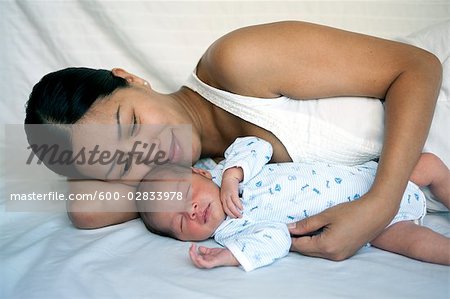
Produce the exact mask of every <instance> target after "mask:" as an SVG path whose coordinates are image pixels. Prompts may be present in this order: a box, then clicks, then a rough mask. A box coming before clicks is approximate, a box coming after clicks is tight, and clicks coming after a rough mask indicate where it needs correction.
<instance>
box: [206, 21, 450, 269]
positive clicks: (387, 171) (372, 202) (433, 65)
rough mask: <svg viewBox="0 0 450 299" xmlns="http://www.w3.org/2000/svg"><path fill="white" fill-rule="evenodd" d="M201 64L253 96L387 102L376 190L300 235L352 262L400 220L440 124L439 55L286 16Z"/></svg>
mask: <svg viewBox="0 0 450 299" xmlns="http://www.w3.org/2000/svg"><path fill="white" fill-rule="evenodd" d="M201 65H202V66H203V67H202V68H201V69H200V70H201V71H202V72H203V73H202V74H201V75H202V77H203V78H207V79H208V81H209V82H211V83H212V84H214V85H216V86H217V87H219V88H222V89H225V90H228V91H231V92H235V93H239V94H243V95H250V96H258V97H274V96H277V95H287V96H289V97H291V98H296V99H311V98H324V97H331V96H366V97H375V98H382V99H385V107H386V113H385V139H384V145H383V150H382V154H381V157H380V162H379V168H378V173H377V176H376V179H375V182H374V184H373V186H372V188H371V190H370V191H369V192H368V193H367V194H366V195H365V196H364V197H363V198H362V200H360V201H356V202H351V203H348V204H344V205H339V206H336V207H334V208H332V209H329V210H327V211H326V212H324V213H321V214H318V215H316V216H313V217H311V218H309V219H308V220H306V221H303V222H299V223H298V225H297V228H296V229H293V230H292V233H295V234H304V233H308V232H311V231H312V230H316V229H318V228H325V229H324V230H323V232H322V233H321V234H320V235H317V236H314V237H305V238H295V239H294V240H293V242H294V246H295V247H296V248H297V250H298V251H300V252H302V253H304V254H308V255H314V256H320V257H325V258H330V259H335V260H340V259H345V258H347V257H349V256H351V255H352V254H354V252H355V251H356V250H357V249H358V248H360V247H361V246H362V245H364V244H365V243H366V242H368V241H369V240H371V239H373V238H374V237H376V236H377V235H378V234H379V233H380V232H381V231H382V230H383V228H384V227H385V226H386V225H387V224H388V223H389V222H390V220H391V219H392V217H393V216H394V215H395V213H396V212H397V210H398V206H399V203H400V199H401V195H402V194H403V192H404V189H405V186H406V183H407V181H408V178H409V176H410V174H411V172H412V169H413V167H414V165H415V164H416V162H417V160H418V157H419V155H420V153H421V151H422V147H423V145H424V142H425V140H426V136H427V134H428V130H429V127H430V124H431V120H432V116H433V112H434V107H435V102H436V98H437V95H438V91H439V87H440V82H441V76H442V67H441V64H440V62H439V60H438V59H437V58H436V57H435V56H434V55H432V54H430V53H428V52H426V51H424V50H421V49H419V48H416V47H413V46H409V45H405V44H402V43H397V42H392V41H387V40H383V39H379V38H375V37H370V36H366V35H360V34H355V33H350V32H346V31H342V30H338V29H333V28H329V27H324V26H318V25H313V24H308V23H302V22H283V23H274V24H268V25H261V26H255V27H249V28H244V29H240V30H238V31H235V32H233V33H230V34H229V35H226V36H225V37H223V38H222V39H220V40H218V41H217V42H216V43H215V44H213V45H212V47H211V48H210V49H209V50H208V51H207V53H206V54H205V56H204V57H203V58H202V61H201ZM374 214H376V215H377V216H376V217H374V216H373V215H374Z"/></svg>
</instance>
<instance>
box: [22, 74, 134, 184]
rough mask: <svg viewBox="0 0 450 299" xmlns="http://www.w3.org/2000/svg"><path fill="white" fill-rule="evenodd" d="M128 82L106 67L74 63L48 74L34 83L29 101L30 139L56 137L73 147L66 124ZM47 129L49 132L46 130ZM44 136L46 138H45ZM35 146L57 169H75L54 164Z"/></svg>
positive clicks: (34, 141)
mask: <svg viewBox="0 0 450 299" xmlns="http://www.w3.org/2000/svg"><path fill="white" fill-rule="evenodd" d="M128 86H129V84H128V82H127V81H126V80H125V79H123V78H121V77H117V76H114V75H113V73H112V72H111V71H108V70H102V69H91V68H84V67H70V68H66V69H62V70H59V71H56V72H52V73H49V74H47V75H45V76H44V77H43V78H42V79H41V80H40V81H39V82H38V83H37V84H36V85H35V86H34V87H33V90H32V92H31V94H30V97H29V99H28V102H27V104H26V116H25V131H26V134H27V138H28V143H29V144H30V145H33V144H34V145H36V144H38V145H42V144H44V143H46V142H52V140H53V141H55V143H53V144H58V145H59V146H60V148H61V146H62V149H63V150H67V149H71V148H72V147H71V138H70V133H69V131H68V130H66V129H65V128H64V126H63V125H70V124H75V123H76V122H77V121H78V120H80V119H81V118H82V117H83V116H84V115H85V114H86V112H87V111H88V110H89V108H90V107H91V106H92V105H93V104H94V103H95V101H97V100H98V99H101V98H105V97H107V96H109V95H111V94H112V93H113V92H114V91H116V90H117V89H119V88H125V87H128ZM35 124H39V125H47V126H40V128H39V130H36V126H33V125H35ZM38 131H39V132H40V133H37V132H38ZM43 131H44V132H46V133H45V134H42V132H43ZM43 136H44V137H45V140H42V137H43ZM46 144H48V143H46ZM31 148H32V150H33V152H34V154H35V155H36V156H37V157H38V158H39V159H40V160H42V161H43V162H44V164H45V165H47V167H49V168H50V169H51V170H53V171H55V172H56V173H59V174H62V175H66V176H70V174H71V173H72V172H71V171H74V169H72V170H70V171H69V170H68V169H66V168H65V167H62V168H61V167H59V166H57V165H56V166H55V165H50V164H51V163H49V162H48V161H46V158H45V157H43V156H42V151H41V152H38V151H36V150H35V149H36V148H37V147H36V146H34V147H33V146H32V147H31ZM40 155H41V156H40ZM47 156H48V155H47ZM64 169H66V170H64ZM67 171H69V172H67Z"/></svg>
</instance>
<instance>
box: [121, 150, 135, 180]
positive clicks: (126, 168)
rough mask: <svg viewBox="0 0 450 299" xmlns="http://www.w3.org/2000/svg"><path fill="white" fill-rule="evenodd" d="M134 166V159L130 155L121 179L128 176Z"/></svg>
mask: <svg viewBox="0 0 450 299" xmlns="http://www.w3.org/2000/svg"><path fill="white" fill-rule="evenodd" d="M132 164H133V157H132V156H131V155H128V158H127V159H126V160H125V163H124V165H123V169H122V171H121V173H120V177H121V178H122V177H124V176H126V175H127V174H128V173H129V172H130V169H131V166H132Z"/></svg>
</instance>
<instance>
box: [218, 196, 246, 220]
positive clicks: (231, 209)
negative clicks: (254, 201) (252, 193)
mask: <svg viewBox="0 0 450 299" xmlns="http://www.w3.org/2000/svg"><path fill="white" fill-rule="evenodd" d="M238 201H239V204H240V205H241V207H242V204H241V203H240V199H239V197H238ZM222 206H223V210H224V212H225V214H227V215H228V216H230V217H232V218H241V216H242V215H241V211H240V210H239V209H238V207H237V206H236V204H235V200H234V199H233V197H232V196H226V197H224V198H223V199H222Z"/></svg>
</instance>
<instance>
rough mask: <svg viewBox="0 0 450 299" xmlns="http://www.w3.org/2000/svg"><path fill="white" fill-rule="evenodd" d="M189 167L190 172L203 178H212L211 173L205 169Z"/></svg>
mask: <svg viewBox="0 0 450 299" xmlns="http://www.w3.org/2000/svg"><path fill="white" fill-rule="evenodd" d="M191 169H192V173H196V174H199V175H202V176H204V177H205V178H207V179H210V180H211V179H212V175H211V173H210V172H209V171H208V170H206V169H201V168H195V167H191Z"/></svg>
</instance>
